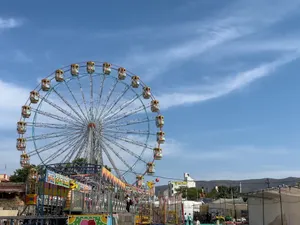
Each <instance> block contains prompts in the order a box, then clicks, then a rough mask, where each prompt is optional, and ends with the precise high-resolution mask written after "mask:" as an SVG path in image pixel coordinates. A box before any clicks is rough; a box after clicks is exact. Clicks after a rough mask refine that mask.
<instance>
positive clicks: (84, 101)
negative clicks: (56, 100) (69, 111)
mask: <svg viewBox="0 0 300 225" xmlns="http://www.w3.org/2000/svg"><path fill="white" fill-rule="evenodd" d="M77 84H78V86H79V89H80V92H81V97H82V100H83V104H84V107H85V110H86V113H87V115H88V112H89V111H88V108H87V104H86V100H85V97H84V92H83V89H82V85H81V83H80V80H79V77H77Z"/></svg>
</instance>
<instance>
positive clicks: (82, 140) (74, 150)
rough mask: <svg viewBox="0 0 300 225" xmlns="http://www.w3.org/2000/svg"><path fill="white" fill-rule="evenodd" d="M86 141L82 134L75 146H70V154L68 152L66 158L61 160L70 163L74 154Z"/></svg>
mask: <svg viewBox="0 0 300 225" xmlns="http://www.w3.org/2000/svg"><path fill="white" fill-rule="evenodd" d="M84 141H85V138H84V136H81V137H80V138H79V139H78V140H77V142H76V143H75V144H74V145H73V146H70V148H69V149H70V151H69V152H68V154H66V156H65V157H64V159H63V160H61V161H62V162H65V163H69V162H70V161H71V159H72V158H73V156H74V154H75V153H76V152H77V151H78V150H79V149H80V147H82V145H83V143H84Z"/></svg>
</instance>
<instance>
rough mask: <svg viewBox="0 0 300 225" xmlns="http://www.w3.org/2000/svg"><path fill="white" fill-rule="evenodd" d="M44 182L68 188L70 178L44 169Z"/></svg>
mask: <svg viewBox="0 0 300 225" xmlns="http://www.w3.org/2000/svg"><path fill="white" fill-rule="evenodd" d="M45 182H46V183H49V184H54V185H57V186H60V187H65V188H70V178H69V177H66V176H63V175H61V174H58V173H54V172H52V171H50V170H47V171H46V179H45Z"/></svg>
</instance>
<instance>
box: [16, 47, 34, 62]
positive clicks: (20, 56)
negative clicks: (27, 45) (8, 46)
mask: <svg viewBox="0 0 300 225" xmlns="http://www.w3.org/2000/svg"><path fill="white" fill-rule="evenodd" d="M13 60H14V61H15V62H17V63H31V62H32V61H33V60H32V59H31V58H30V57H29V56H28V55H27V54H25V53H24V52H23V51H21V50H16V51H14V53H13Z"/></svg>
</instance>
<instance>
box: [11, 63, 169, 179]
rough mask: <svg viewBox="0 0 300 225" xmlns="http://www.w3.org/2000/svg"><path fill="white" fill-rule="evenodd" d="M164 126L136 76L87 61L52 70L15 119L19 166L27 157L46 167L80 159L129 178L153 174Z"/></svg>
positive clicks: (156, 105)
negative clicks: (108, 168)
mask: <svg viewBox="0 0 300 225" xmlns="http://www.w3.org/2000/svg"><path fill="white" fill-rule="evenodd" d="M163 126H164V116H163V115H161V114H160V105H159V101H158V100H156V99H155V98H154V96H153V94H152V90H151V88H150V87H149V86H147V85H145V84H144V83H143V82H142V81H141V79H140V77H139V76H137V75H134V74H133V73H131V72H129V71H128V70H126V69H125V68H123V67H116V66H114V65H112V64H110V63H107V62H104V63H98V62H92V61H89V62H87V63H78V64H72V65H70V66H68V67H64V68H60V69H57V70H56V71H55V72H54V73H52V74H51V75H49V76H48V77H46V78H44V79H42V80H41V84H40V85H39V86H38V87H37V88H35V89H34V90H32V91H31V92H30V93H29V98H28V101H27V102H26V104H24V105H23V106H22V111H21V118H20V121H19V122H18V123H17V132H18V134H19V137H18V139H17V149H18V150H19V151H21V156H20V163H21V165H22V166H27V165H29V164H30V159H32V160H34V163H37V161H39V162H40V163H42V164H45V165H47V164H50V163H70V162H72V161H73V160H74V159H78V158H85V159H86V160H87V162H88V163H89V164H98V165H109V166H110V168H112V170H113V172H114V173H115V175H116V176H117V177H119V178H120V179H122V180H124V181H126V180H128V179H129V182H132V181H133V179H134V180H135V179H137V178H136V177H140V176H143V175H145V174H148V175H153V174H154V172H155V160H160V159H162V148H161V145H162V144H163V143H164V142H165V133H164V132H163V130H162V128H163ZM129 174H133V175H131V177H130V175H129ZM133 177H134V178H133Z"/></svg>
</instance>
